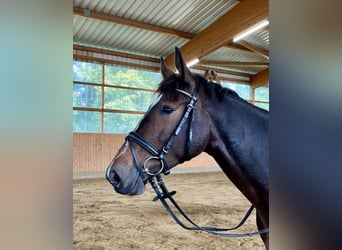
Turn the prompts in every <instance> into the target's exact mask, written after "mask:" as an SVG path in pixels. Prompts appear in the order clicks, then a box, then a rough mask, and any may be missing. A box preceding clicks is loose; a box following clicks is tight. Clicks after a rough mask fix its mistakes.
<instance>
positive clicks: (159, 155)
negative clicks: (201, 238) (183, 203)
mask: <svg viewBox="0 0 342 250" xmlns="http://www.w3.org/2000/svg"><path fill="white" fill-rule="evenodd" d="M199 86H200V85H199V84H197V86H196V89H195V91H194V93H193V94H189V93H187V92H185V91H183V90H180V89H176V91H177V92H179V93H181V94H183V95H185V96H187V97H189V99H190V101H189V103H188V104H187V106H186V109H185V111H184V114H183V117H182V118H181V120H180V121H179V123H178V125H177V127H176V129H175V130H174V132H173V133H172V135H171V136H170V138H169V139H168V140H167V142H166V143H165V144H164V146H163V147H162V149H161V150H158V149H157V148H156V147H155V146H153V145H152V144H151V143H149V142H148V141H146V140H145V139H144V138H143V137H141V136H140V135H139V134H137V133H136V132H135V131H132V132H130V133H129V134H128V135H127V137H126V141H127V142H128V143H129V147H130V150H131V152H132V156H133V159H134V162H135V165H136V168H137V170H138V172H139V176H138V178H139V177H141V178H142V180H143V182H144V184H146V183H147V182H149V183H150V184H151V186H152V188H153V190H154V191H155V193H156V195H157V196H156V197H155V198H154V199H153V201H157V200H160V202H161V203H162V205H163V206H164V207H165V209H166V211H167V212H168V213H169V215H170V216H171V217H172V218H173V220H174V221H175V222H176V223H177V224H178V225H180V226H181V227H182V228H184V229H187V230H198V231H204V232H207V233H210V234H214V235H219V236H223V237H233V238H236V237H246V236H253V235H260V234H264V233H268V232H269V229H268V228H265V229H262V230H259V231H256V232H250V233H235V234H232V233H223V232H224V231H230V230H235V229H237V228H239V227H240V226H242V225H243V224H244V223H245V221H246V220H247V218H248V217H249V215H250V214H251V213H252V211H253V209H254V206H253V205H252V206H251V207H250V208H249V209H248V211H247V213H246V214H245V216H244V217H243V218H242V219H241V221H240V223H239V224H237V225H236V226H234V227H231V228H216V227H202V226H199V225H197V224H196V223H195V222H194V221H193V220H191V219H190V218H189V217H188V216H187V215H186V213H185V212H184V211H183V210H182V209H181V208H180V206H179V205H178V204H177V202H176V201H175V200H174V199H173V197H172V196H173V195H174V194H176V191H172V192H169V191H168V189H167V187H166V185H165V183H164V181H163V179H162V177H161V173H163V174H165V175H168V174H169V173H170V168H169V167H168V165H167V164H166V162H165V160H164V157H165V155H166V154H167V153H168V152H169V149H170V148H171V146H172V145H173V143H174V141H175V139H176V137H177V136H178V134H179V133H180V131H181V130H182V128H183V127H184V125H185V123H186V122H187V120H189V125H188V133H187V141H186V145H185V156H188V155H189V151H190V145H191V141H192V127H193V121H194V108H195V104H196V101H197V98H198V93H199ZM132 141H134V142H135V143H137V144H138V145H139V146H141V147H142V148H143V149H145V150H146V151H147V152H149V153H150V154H151V155H152V156H151V157H149V158H147V159H146V160H145V162H144V164H143V165H141V164H140V163H139V159H138V156H137V154H136V151H135V149H134V146H133V143H132ZM150 161H159V162H160V168H159V169H158V170H157V171H154V172H152V171H151V170H150V169H149V167H148V163H149V162H150ZM145 174H147V177H146V175H145ZM154 179H156V180H154ZM166 199H169V201H170V202H171V203H172V204H173V206H174V207H175V208H176V209H177V210H178V211H179V213H180V214H181V215H182V216H183V217H184V218H185V219H186V220H187V221H188V222H189V223H190V224H191V225H192V226H187V225H185V224H184V223H183V222H182V221H181V220H180V219H179V218H178V217H177V216H176V214H175V213H174V212H173V210H172V209H171V207H170V206H169V204H168V202H167V201H166Z"/></svg>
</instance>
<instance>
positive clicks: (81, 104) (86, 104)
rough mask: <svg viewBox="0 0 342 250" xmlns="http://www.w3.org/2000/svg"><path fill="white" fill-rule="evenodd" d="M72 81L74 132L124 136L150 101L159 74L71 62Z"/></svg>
mask: <svg viewBox="0 0 342 250" xmlns="http://www.w3.org/2000/svg"><path fill="white" fill-rule="evenodd" d="M73 80H74V84H73V109H74V112H73V131H74V132H79V133H116V134H121V133H122V134H126V133H128V132H129V131H131V130H132V129H134V127H135V126H136V124H137V123H138V121H139V120H140V119H141V118H142V116H143V114H144V113H145V112H146V110H147V109H148V107H149V105H150V103H151V102H152V101H153V98H154V90H155V89H156V87H157V85H158V84H159V82H160V81H161V75H160V73H159V72H151V71H146V70H138V69H132V68H126V67H120V66H113V65H106V64H101V63H89V62H81V61H74V64H73Z"/></svg>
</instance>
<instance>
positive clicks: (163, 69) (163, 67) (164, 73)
mask: <svg viewBox="0 0 342 250" xmlns="http://www.w3.org/2000/svg"><path fill="white" fill-rule="evenodd" d="M160 71H161V73H162V76H163V79H166V78H168V77H169V76H171V75H173V74H174V72H173V71H172V70H171V69H170V68H169V67H168V66H167V65H166V63H165V60H164V58H163V57H161V58H160Z"/></svg>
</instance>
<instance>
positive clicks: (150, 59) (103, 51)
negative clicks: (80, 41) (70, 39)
mask: <svg viewBox="0 0 342 250" xmlns="http://www.w3.org/2000/svg"><path fill="white" fill-rule="evenodd" d="M73 48H74V49H75V50H82V51H87V52H94V53H99V54H106V55H112V56H120V57H125V58H131V59H136V60H142V61H147V62H154V63H159V62H160V59H159V58H153V57H148V56H141V55H135V54H130V53H125V52H119V51H112V50H107V49H100V48H94V47H88V46H83V45H76V44H74V46H73Z"/></svg>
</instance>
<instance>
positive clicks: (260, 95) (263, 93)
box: [254, 87, 269, 102]
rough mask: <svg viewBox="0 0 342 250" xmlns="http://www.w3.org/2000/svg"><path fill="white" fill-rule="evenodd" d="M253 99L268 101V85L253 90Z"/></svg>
mask: <svg viewBox="0 0 342 250" xmlns="http://www.w3.org/2000/svg"><path fill="white" fill-rule="evenodd" d="M254 100H255V101H265V102H268V101H269V88H268V87H259V88H256V89H255V92H254Z"/></svg>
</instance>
